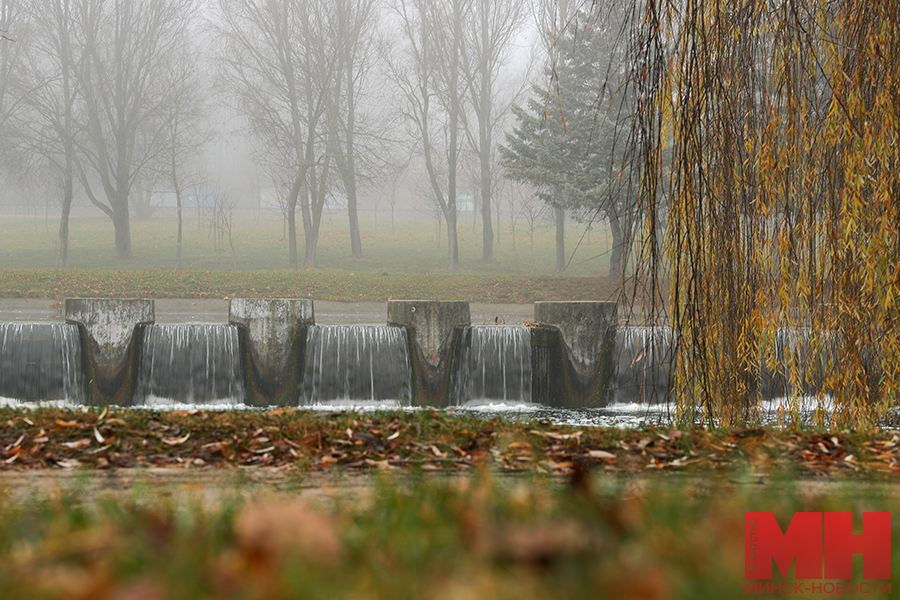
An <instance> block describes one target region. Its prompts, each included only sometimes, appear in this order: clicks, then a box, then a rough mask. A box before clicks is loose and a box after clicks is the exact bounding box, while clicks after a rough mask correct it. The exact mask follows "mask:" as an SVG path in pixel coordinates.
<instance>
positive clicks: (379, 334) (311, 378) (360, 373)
mask: <svg viewBox="0 0 900 600" xmlns="http://www.w3.org/2000/svg"><path fill="white" fill-rule="evenodd" d="M302 381H303V383H302V385H301V392H300V402H301V404H318V403H322V402H335V401H343V402H351V403H352V402H386V401H396V402H398V403H400V404H401V405H403V406H406V405H409V404H410V399H411V396H412V383H411V372H410V362H409V351H408V348H407V340H406V330H405V329H404V328H403V327H393V326H388V325H312V326H310V327H309V329H307V333H306V356H305V360H304V365H303V379H302Z"/></svg>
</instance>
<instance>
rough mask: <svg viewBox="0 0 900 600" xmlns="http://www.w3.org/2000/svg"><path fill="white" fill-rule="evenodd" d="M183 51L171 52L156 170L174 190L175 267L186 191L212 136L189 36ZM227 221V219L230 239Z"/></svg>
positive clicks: (196, 175) (192, 183)
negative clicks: (162, 143)
mask: <svg viewBox="0 0 900 600" xmlns="http://www.w3.org/2000/svg"><path fill="white" fill-rule="evenodd" d="M183 43H184V44H185V49H184V50H185V51H183V52H178V53H177V54H174V55H173V56H172V61H171V62H170V63H169V74H168V77H167V79H168V80H169V81H170V82H171V83H170V85H171V87H170V90H171V93H170V94H169V98H168V102H167V103H165V104H164V105H163V106H162V117H163V124H164V130H165V152H164V160H161V161H160V168H159V172H160V173H161V174H162V175H163V176H164V178H165V179H167V180H168V183H169V184H170V185H171V186H172V192H173V193H174V194H175V209H176V212H177V217H178V235H177V238H176V246H175V248H176V249H175V268H176V269H180V268H181V254H182V238H183V231H184V215H183V207H184V195H185V191H186V190H187V189H188V188H190V187H192V186H196V185H198V184H199V183H200V175H199V167H198V166H197V165H196V160H197V158H198V157H199V155H200V153H201V152H202V150H203V147H204V145H205V144H206V143H207V142H208V141H209V140H210V139H211V138H212V132H211V131H210V130H209V129H208V128H207V127H206V119H205V115H206V109H207V106H206V102H205V101H204V97H203V94H202V93H201V86H200V83H201V82H200V76H199V73H198V72H197V67H198V63H197V61H196V60H194V59H193V58H192V55H193V54H194V53H193V52H191V51H190V50H191V44H190V42H189V39H188V38H185V39H184V40H183ZM230 236H231V232H230V221H229V239H230Z"/></svg>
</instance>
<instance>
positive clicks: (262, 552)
mask: <svg viewBox="0 0 900 600" xmlns="http://www.w3.org/2000/svg"><path fill="white" fill-rule="evenodd" d="M234 531H235V536H236V538H237V545H238V547H239V548H240V549H241V551H242V552H243V553H244V554H245V556H246V557H247V558H248V559H249V560H250V561H251V562H254V563H272V562H278V561H281V560H284V559H286V558H288V557H293V558H295V559H301V560H303V561H308V562H312V563H314V564H320V565H322V564H325V565H331V564H334V563H336V562H337V561H338V559H339V558H340V555H341V552H342V545H341V540H340V537H339V536H338V533H337V526H336V524H335V523H334V521H333V519H332V518H331V517H330V516H329V515H327V514H325V513H321V512H319V511H315V510H313V509H311V508H309V507H308V506H307V505H306V504H305V503H303V502H298V501H296V500H267V501H261V502H257V503H254V504H251V505H248V506H247V507H245V508H244V509H243V510H242V511H241V512H240V514H239V515H238V516H237V518H236V519H235V526H234Z"/></svg>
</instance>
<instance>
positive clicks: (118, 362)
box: [66, 298, 154, 405]
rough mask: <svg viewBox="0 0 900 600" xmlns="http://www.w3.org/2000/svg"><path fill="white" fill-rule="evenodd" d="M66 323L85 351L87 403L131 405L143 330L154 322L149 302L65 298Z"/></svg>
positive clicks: (150, 301)
mask: <svg viewBox="0 0 900 600" xmlns="http://www.w3.org/2000/svg"><path fill="white" fill-rule="evenodd" d="M66 320H67V321H69V322H70V323H75V324H77V325H78V326H79V330H80V331H81V333H82V340H83V343H82V347H83V348H85V349H86V350H87V352H86V353H85V357H84V359H83V360H84V362H85V363H86V364H85V365H84V370H85V373H86V375H87V377H86V379H87V388H88V390H87V391H88V401H89V402H90V403H92V404H119V405H129V404H131V403H132V401H133V395H134V385H135V381H136V377H137V359H138V352H139V345H140V340H141V335H142V332H143V326H144V325H146V324H149V323H152V322H153V321H154V305H153V300H144V299H119V298H66Z"/></svg>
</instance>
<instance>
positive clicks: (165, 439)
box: [160, 431, 191, 446]
mask: <svg viewBox="0 0 900 600" xmlns="http://www.w3.org/2000/svg"><path fill="white" fill-rule="evenodd" d="M189 437H191V432H190V431H188V432H187V434H185V436H184V437H180V438H171V437H163V438H160V441H162V443H163V444H165V445H167V446H177V445H179V444H183V443H185V442H186V441H188V438H189Z"/></svg>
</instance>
